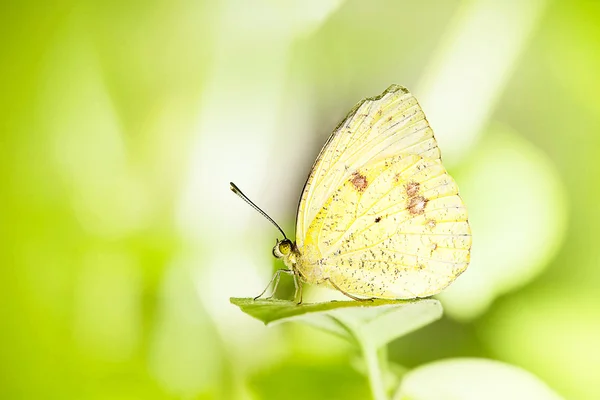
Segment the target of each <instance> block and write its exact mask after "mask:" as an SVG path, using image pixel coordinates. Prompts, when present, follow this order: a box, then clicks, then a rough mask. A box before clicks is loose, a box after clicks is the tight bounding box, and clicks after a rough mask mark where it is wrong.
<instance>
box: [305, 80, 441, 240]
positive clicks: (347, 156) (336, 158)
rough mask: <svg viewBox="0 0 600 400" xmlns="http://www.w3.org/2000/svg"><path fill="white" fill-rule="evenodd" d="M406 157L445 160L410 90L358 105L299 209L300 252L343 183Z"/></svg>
mask: <svg viewBox="0 0 600 400" xmlns="http://www.w3.org/2000/svg"><path fill="white" fill-rule="evenodd" d="M401 153H402V154H417V155H421V156H424V157H427V158H429V159H431V160H439V159H440V151H439V149H438V147H437V143H436V141H435V138H434V137H433V131H432V130H431V128H430V127H429V123H428V122H427V120H426V119H425V114H424V113H423V110H422V109H421V107H420V105H419V103H418V102H417V100H416V99H415V97H414V96H413V95H412V94H411V93H410V92H409V91H408V90H407V89H406V88H404V87H402V86H399V85H392V86H390V87H389V88H388V89H387V90H385V91H384V92H383V93H382V94H381V95H379V96H376V97H372V98H368V99H365V100H363V101H361V102H360V103H358V104H357V105H356V106H355V107H354V108H353V109H352V111H350V113H349V114H348V116H347V117H346V118H345V119H344V121H342V122H341V123H340V124H339V125H338V127H337V128H336V129H335V130H334V132H333V134H332V135H331V136H330V138H329V140H328V141H327V143H326V144H325V146H324V147H323V149H322V150H321V153H320V154H319V156H318V157H317V160H316V161H315V164H314V165H313V167H312V170H311V172H310V175H309V177H308V180H307V181H306V184H305V186H304V190H303V193H302V197H301V198H300V204H299V206H298V214H297V221H296V242H297V245H298V247H299V248H300V247H303V245H304V238H305V236H306V230H307V228H308V226H309V225H310V223H311V221H313V220H314V218H315V217H316V215H317V214H318V213H319V211H320V210H321V208H322V207H323V205H324V204H325V202H326V201H327V199H329V198H330V197H331V195H332V193H333V192H334V191H335V190H337V189H338V188H339V187H340V185H341V184H342V183H343V182H345V181H347V180H348V178H349V177H351V176H352V175H353V174H354V173H355V172H356V171H357V170H358V169H359V168H360V167H362V166H363V165H365V164H367V163H372V162H376V161H377V160H383V159H385V158H388V157H390V156H393V155H397V154H401Z"/></svg>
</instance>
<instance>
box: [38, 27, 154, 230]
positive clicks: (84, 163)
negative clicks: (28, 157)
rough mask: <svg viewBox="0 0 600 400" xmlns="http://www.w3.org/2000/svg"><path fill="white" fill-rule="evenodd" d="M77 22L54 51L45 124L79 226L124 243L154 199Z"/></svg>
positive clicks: (43, 98)
mask: <svg viewBox="0 0 600 400" xmlns="http://www.w3.org/2000/svg"><path fill="white" fill-rule="evenodd" d="M78 18H80V16H79V15H74V16H73V21H71V23H70V24H68V25H67V27H68V28H67V29H66V31H65V32H62V35H59V37H58V40H57V42H56V45H55V46H54V48H52V49H51V50H50V52H49V55H48V59H47V66H46V75H45V77H44V78H45V79H44V82H45V83H46V85H45V87H44V88H43V89H42V96H41V106H40V120H41V123H42V126H43V128H44V130H46V131H47V133H46V134H47V135H48V137H49V138H50V140H51V143H52V145H53V149H52V151H53V152H54V154H53V156H54V159H55V163H56V164H57V166H58V168H57V169H58V172H59V173H60V175H61V178H62V179H63V180H64V182H65V183H66V186H67V188H68V190H69V194H70V196H71V201H72V205H73V209H74V211H75V215H76V217H77V219H78V221H79V222H80V223H81V225H82V226H83V228H84V229H86V230H87V231H88V232H90V233H92V234H93V235H96V236H100V237H103V238H108V239H115V238H122V237H124V236H126V235H128V234H130V233H131V232H132V231H135V230H137V229H140V228H141V227H143V226H145V225H146V224H147V223H148V221H149V220H150V218H151V213H152V202H151V200H149V196H148V195H147V192H148V191H147V188H146V187H145V186H144V185H143V182H142V181H141V180H139V179H137V177H136V176H135V175H134V174H132V173H131V171H130V170H129V168H128V162H127V161H128V160H127V154H126V149H125V144H124V142H123V134H122V126H121V125H120V121H119V119H118V116H117V115H116V113H115V110H114V106H113V104H112V99H111V98H110V95H109V93H108V92H107V88H106V85H105V83H104V82H103V80H102V69H101V67H100V64H99V61H98V58H97V54H96V53H95V50H94V48H93V46H92V44H91V41H90V39H89V38H88V36H87V32H86V30H85V29H84V28H83V27H82V26H81V22H80V21H79V20H78Z"/></svg>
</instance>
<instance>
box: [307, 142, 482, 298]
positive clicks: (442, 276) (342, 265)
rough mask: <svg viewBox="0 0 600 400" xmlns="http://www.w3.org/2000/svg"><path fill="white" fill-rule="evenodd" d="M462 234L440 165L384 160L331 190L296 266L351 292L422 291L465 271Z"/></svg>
mask: <svg viewBox="0 0 600 400" xmlns="http://www.w3.org/2000/svg"><path fill="white" fill-rule="evenodd" d="M470 233H471V231H470V227H469V224H468V221H467V211H466V208H465V205H464V204H463V202H462V200H461V198H460V197H459V196H458V188H457V186H456V183H455V182H454V180H453V179H452V178H451V177H450V176H449V175H448V173H447V172H446V170H445V169H444V167H443V166H442V164H441V163H440V162H437V161H436V160H431V159H428V158H423V157H421V156H418V155H410V154H409V155H399V156H394V157H389V158H387V159H384V160H381V161H377V162H370V163H368V164H367V165H364V166H362V167H361V168H360V169H359V170H357V171H356V172H355V174H354V175H353V176H351V177H349V178H348V179H346V181H344V182H343V183H342V184H341V185H339V186H338V187H336V188H335V189H334V190H333V193H331V195H330V196H329V197H328V198H327V199H326V200H325V204H324V205H323V207H322V208H321V210H320V211H319V212H318V213H317V215H316V217H315V218H314V219H313V220H312V222H311V223H310V225H309V226H308V228H307V235H306V237H305V242H304V253H303V257H302V259H301V262H300V264H299V265H298V268H299V269H300V271H301V272H302V274H303V275H304V276H306V277H307V278H308V280H309V281H312V282H313V283H330V284H333V285H335V286H336V287H337V288H339V289H341V290H342V291H344V292H346V293H349V294H351V295H357V296H366V297H381V298H415V297H425V296H430V295H433V294H436V293H438V292H440V291H441V290H442V289H443V288H445V287H446V286H447V285H448V284H449V283H450V282H452V281H453V280H454V279H455V278H456V277H457V276H458V275H459V274H460V273H462V272H463V271H464V270H465V269H466V268H467V265H468V263H469V257H470V248H471V234H470ZM327 279H329V282H327Z"/></svg>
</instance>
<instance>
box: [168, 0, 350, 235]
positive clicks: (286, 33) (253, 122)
mask: <svg viewBox="0 0 600 400" xmlns="http://www.w3.org/2000/svg"><path fill="white" fill-rule="evenodd" d="M339 3H340V1H337V0H336V1H316V0H314V1H311V2H308V3H307V2H299V1H287V2H275V3H273V2H270V1H242V0H231V1H228V2H225V3H224V4H223V6H222V10H221V11H222V18H221V21H220V24H217V25H218V27H217V31H218V32H216V33H215V35H216V36H217V40H216V43H215V44H214V48H215V56H214V62H213V66H212V68H211V70H212V76H209V78H208V79H207V86H206V88H205V89H204V90H203V101H202V104H201V108H200V116H199V127H198V132H197V140H196V142H195V144H194V147H193V149H192V150H191V165H190V169H189V176H188V180H187V184H186V186H185V187H184V191H183V195H182V199H181V203H180V207H179V209H178V225H179V226H180V229H181V231H182V232H183V234H184V235H185V236H186V237H188V238H206V237H207V234H208V235H209V236H210V235H211V234H212V232H211V233H209V232H207V230H211V231H215V230H216V231H218V230H221V231H225V230H226V231H232V230H233V229H238V230H242V229H245V228H246V227H245V225H247V223H248V222H249V221H250V220H252V221H255V219H254V217H255V216H254V215H253V213H252V212H248V211H249V209H245V208H243V207H237V206H235V205H239V203H238V201H239V200H238V199H235V196H233V195H232V194H231V192H230V191H229V181H230V180H234V179H235V180H236V182H237V183H239V185H240V187H241V188H242V189H245V190H247V191H249V192H250V193H252V192H254V193H260V192H261V188H262V187H263V186H264V185H265V183H266V182H267V181H270V180H273V179H279V178H283V177H284V176H285V174H284V171H283V170H281V169H277V168H273V166H272V165H271V163H270V162H269V161H270V155H271V153H272V152H273V151H276V150H278V151H283V150H282V149H275V148H274V146H273V144H274V143H275V138H276V137H277V135H278V132H277V131H276V122H277V118H278V115H279V114H280V111H281V109H280V106H279V105H280V104H281V103H282V101H283V99H284V98H285V93H284V92H283V88H284V83H285V81H286V78H287V70H288V61H289V50H290V45H291V44H292V43H293V41H294V40H295V39H296V38H297V37H298V36H299V35H304V34H307V33H308V32H309V31H310V29H314V28H316V27H317V26H318V25H319V23H320V22H321V21H322V20H324V19H325V17H326V16H327V15H329V13H330V12H332V11H333V10H334V9H335V7H337V6H338V5H339ZM290 8H291V9H293V10H294V12H290ZM285 151H290V149H285ZM248 188H249V189H250V190H248ZM234 200H235V201H234ZM232 225H233V226H232Z"/></svg>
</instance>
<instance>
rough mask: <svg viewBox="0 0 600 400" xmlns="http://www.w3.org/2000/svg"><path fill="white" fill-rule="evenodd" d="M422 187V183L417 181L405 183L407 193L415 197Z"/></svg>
mask: <svg viewBox="0 0 600 400" xmlns="http://www.w3.org/2000/svg"><path fill="white" fill-rule="evenodd" d="M420 188H421V185H420V184H419V182H415V181H410V182H408V183H407V184H406V185H404V189H405V190H406V195H407V196H408V197H415V196H416V195H417V194H419V190H420Z"/></svg>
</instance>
